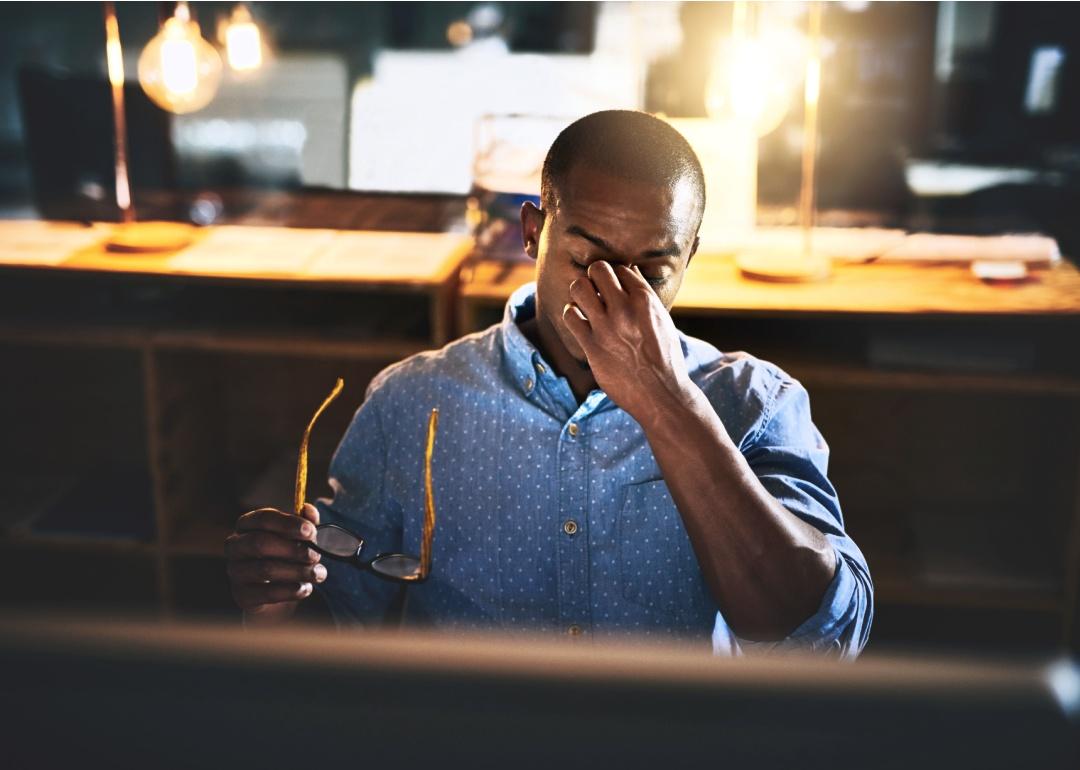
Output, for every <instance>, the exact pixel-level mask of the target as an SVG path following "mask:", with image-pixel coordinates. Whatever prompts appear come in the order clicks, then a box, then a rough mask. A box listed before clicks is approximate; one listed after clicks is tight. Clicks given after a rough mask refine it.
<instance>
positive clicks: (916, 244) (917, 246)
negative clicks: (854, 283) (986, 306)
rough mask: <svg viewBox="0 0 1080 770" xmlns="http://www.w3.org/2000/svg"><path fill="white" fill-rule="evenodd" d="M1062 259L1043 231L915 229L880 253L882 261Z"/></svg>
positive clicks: (1038, 261)
mask: <svg viewBox="0 0 1080 770" xmlns="http://www.w3.org/2000/svg"><path fill="white" fill-rule="evenodd" d="M1060 259H1061V252H1060V251H1059V250H1058V245H1057V241H1055V240H1054V239H1053V238H1047V237H1046V236H1044V235H997V236H978V235H937V234H935V233H912V234H910V235H908V236H907V237H906V238H904V240H903V242H902V243H900V244H898V245H897V246H896V247H895V248H892V249H889V250H888V251H887V252H885V254H883V255H882V256H881V259H880V260H879V261H881V262H964V263H966V262H975V261H993V262H998V261H1004V262H1023V263H1025V264H1028V265H1052V264H1054V263H1056V262H1058V261H1059V260H1060Z"/></svg>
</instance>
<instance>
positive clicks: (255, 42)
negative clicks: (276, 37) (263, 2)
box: [225, 5, 263, 72]
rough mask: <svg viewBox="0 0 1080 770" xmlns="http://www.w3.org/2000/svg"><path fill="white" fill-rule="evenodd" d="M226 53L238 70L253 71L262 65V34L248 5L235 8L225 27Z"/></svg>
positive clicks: (234, 68)
mask: <svg viewBox="0 0 1080 770" xmlns="http://www.w3.org/2000/svg"><path fill="white" fill-rule="evenodd" d="M225 54H226V57H227V58H228V60H229V67H230V68H231V69H233V70H234V71H236V72H251V71H252V70H257V69H258V68H259V67H261V66H262V63H263V52H262V34H261V33H260V32H259V27H258V26H257V25H256V24H255V22H254V21H252V19H251V13H250V12H249V11H248V9H247V6H244V5H238V6H236V8H235V9H233V12H232V16H231V17H230V18H229V23H228V25H227V26H226V28H225Z"/></svg>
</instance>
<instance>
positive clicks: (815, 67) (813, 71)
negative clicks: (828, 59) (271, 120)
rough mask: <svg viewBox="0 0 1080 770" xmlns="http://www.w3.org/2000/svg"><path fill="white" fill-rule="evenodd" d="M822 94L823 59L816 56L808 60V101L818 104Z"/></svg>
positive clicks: (808, 102)
mask: <svg viewBox="0 0 1080 770" xmlns="http://www.w3.org/2000/svg"><path fill="white" fill-rule="evenodd" d="M820 95H821V59H819V58H817V57H814V58H813V59H810V60H809V61H807V62H806V103H807V104H817V103H818V97H819V96H820Z"/></svg>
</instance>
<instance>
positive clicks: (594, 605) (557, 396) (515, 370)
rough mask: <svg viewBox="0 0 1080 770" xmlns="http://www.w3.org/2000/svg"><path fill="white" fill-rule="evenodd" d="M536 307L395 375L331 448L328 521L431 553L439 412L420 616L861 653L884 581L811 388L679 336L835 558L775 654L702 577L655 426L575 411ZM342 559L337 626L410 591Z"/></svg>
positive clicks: (370, 539)
mask: <svg viewBox="0 0 1080 770" xmlns="http://www.w3.org/2000/svg"><path fill="white" fill-rule="evenodd" d="M534 314H535V286H534V285H532V284H529V285H526V286H523V287H522V288H521V289H519V290H518V291H517V292H515V294H514V296H513V297H511V299H510V301H509V302H508V303H507V307H506V313H505V316H504V318H503V321H502V322H501V323H500V324H497V325H495V326H492V327H491V328H489V329H487V330H485V331H482V332H478V333H475V334H471V335H468V336H466V337H464V338H462V339H460V340H457V341H455V342H453V343H451V344H449V345H447V346H446V347H444V348H443V349H442V350H439V351H432V352H426V353H420V354H418V355H415V356H412V357H410V358H408V359H406V360H404V361H401V362H400V363H397V364H394V365H393V366H390V367H389V368H387V369H385V370H384V371H382V372H381V373H380V374H379V375H378V376H377V377H376V378H375V379H374V380H373V381H372V382H371V384H370V386H369V387H368V391H367V398H366V400H365V402H364V404H363V406H361V408H360V409H359V410H358V411H357V413H356V416H355V417H354V419H353V421H352V424H351V426H350V427H349V429H348V431H347V432H346V434H345V436H344V438H343V439H342V441H341V444H340V446H339V447H338V449H337V452H336V453H335V455H334V458H333V461H332V463H331V466H330V477H331V478H330V485H331V489H332V490H333V493H334V494H333V499H332V500H320V501H319V502H318V506H319V508H320V513H321V516H322V520H323V521H324V522H335V523H339V524H341V525H343V526H345V527H347V528H349V529H351V530H353V531H354V532H356V533H357V534H360V535H361V536H362V537H364V538H365V539H366V544H365V546H364V551H365V553H366V554H367V555H369V556H373V555H375V554H376V553H382V552H394V551H403V552H405V553H411V554H419V553H420V536H421V526H422V522H423V512H424V499H423V448H424V438H425V435H426V431H427V418H428V413H429V412H430V410H431V408H432V407H438V408H439V430H438V438H437V440H436V444H435V452H434V457H433V461H432V466H433V477H434V497H435V505H436V510H437V517H438V518H437V526H436V529H435V538H434V546H433V561H432V573H431V576H430V578H429V579H428V580H427V582H425V583H423V584H419V585H413V586H410V587H409V589H408V593H409V596H408V601H407V603H406V606H405V610H404V620H405V622H407V623H420V624H425V625H432V626H436V627H440V628H444V629H451V628H464V629H480V628H484V629H490V628H495V629H499V630H503V631H511V632H513V631H529V632H539V633H544V632H551V633H565V632H567V631H570V632H571V633H574V634H580V635H583V636H587V637H593V638H602V637H610V636H616V635H634V636H641V637H667V638H671V637H678V638H681V639H685V638H691V639H692V638H697V639H699V640H700V641H701V642H702V643H703V644H711V645H712V648H713V650H714V651H715V652H716V653H718V654H728V655H735V654H739V653H740V652H744V651H748V650H756V649H759V648H761V647H763V646H764V647H768V648H773V647H777V646H779V647H781V648H794V649H806V650H820V651H828V652H834V653H837V652H838V653H839V654H840V655H842V656H845V657H854V656H855V655H857V654H858V653H859V651H860V650H861V649H862V647H863V645H865V644H866V639H867V635H868V633H869V629H870V621H871V618H872V615H873V586H872V584H871V581H870V574H869V571H868V570H867V566H866V561H865V559H864V558H863V555H862V553H861V552H860V551H859V549H858V547H857V546H856V545H855V543H854V542H853V541H852V540H851V538H849V537H848V536H847V535H846V534H845V533H844V528H843V519H842V518H841V514H840V506H839V503H838V501H837V497H836V492H835V491H834V489H833V487H832V484H830V483H829V480H828V478H827V477H826V465H827V460H828V447H827V446H826V444H825V442H824V440H823V439H822V437H821V434H820V433H819V432H818V431H817V429H816V428H815V427H814V425H813V423H812V422H811V420H810V405H809V400H808V397H807V393H806V391H805V390H804V389H803V387H802V386H801V385H799V384H798V383H797V382H796V381H795V380H793V379H791V378H790V377H789V376H788V375H786V374H785V373H784V372H783V371H781V370H780V369H779V368H777V367H776V366H773V365H772V364H769V363H767V362H765V361H761V360H759V359H756V358H754V357H752V356H749V355H746V354H744V353H733V354H723V353H720V352H719V351H717V350H716V349H715V348H714V347H712V346H711V345H708V344H706V343H704V342H702V341H700V340H697V339H694V338H692V337H687V336H685V335H682V336H681V341H682V347H683V352H684V354H685V357H686V362H687V366H688V369H689V372H690V375H691V378H692V379H693V381H694V382H695V383H696V384H697V385H698V387H700V388H701V389H702V391H703V392H704V393H705V394H706V396H707V397H708V399H709V401H710V403H711V404H712V405H713V408H714V409H716V412H717V414H718V415H719V416H720V418H721V420H722V421H723V424H724V426H725V427H726V428H727V430H728V433H729V435H730V436H731V438H732V440H733V441H734V442H735V443H736V444H737V445H738V446H739V448H740V450H741V451H742V452H743V454H744V455H745V457H746V459H747V461H748V462H749V464H750V466H751V468H753V470H754V472H755V473H756V474H757V476H758V478H759V479H760V480H761V483H762V484H763V485H764V486H765V488H766V489H767V490H768V491H769V492H770V493H771V494H772V495H773V496H775V497H776V498H777V499H778V500H780V502H782V503H783V504H784V505H785V506H786V507H787V508H788V510H790V511H791V512H792V513H793V514H795V515H796V516H798V517H799V518H801V519H803V520H804V521H807V522H809V523H810V524H812V525H813V526H814V527H816V528H818V529H819V530H820V531H821V532H823V533H824V534H825V536H826V537H827V538H828V540H829V542H830V543H832V545H833V547H834V549H835V552H836V560H837V569H836V574H835V577H834V578H833V580H832V583H831V585H830V586H829V588H828V590H827V591H826V593H825V596H824V597H823V598H822V601H821V605H820V607H819V608H818V610H817V612H816V613H815V614H814V615H813V616H812V617H809V618H807V619H806V621H805V622H804V623H802V624H801V625H800V626H799V627H798V628H797V629H795V631H794V632H793V633H792V634H791V636H790V637H789V638H788V639H786V640H785V641H784V642H781V643H779V645H776V644H769V645H762V644H755V643H748V642H746V641H744V640H740V639H738V638H737V637H736V636H735V635H734V633H733V632H732V631H731V630H730V628H729V627H728V625H727V623H726V622H725V620H724V615H723V612H722V610H721V609H720V608H719V607H718V606H717V605H716V603H715V602H714V600H713V598H712V597H711V596H710V593H709V591H708V589H707V588H706V585H705V582H704V579H703V577H702V575H701V571H700V569H699V567H698V564H697V561H696V558H695V556H694V552H693V549H692V547H691V544H690V540H689V537H688V536H687V534H686V531H685V529H684V528H683V524H682V520H681V518H680V516H679V512H678V510H677V509H676V507H675V504H674V502H673V500H672V498H671V494H670V492H669V491H668V489H667V486H666V485H665V483H664V480H663V477H662V474H661V472H660V469H659V467H658V466H657V463H656V460H655V458H654V457H653V454H652V450H651V449H650V447H649V444H648V442H647V441H646V438H645V434H644V432H643V431H642V430H641V428H640V426H639V425H638V424H637V422H635V420H634V419H633V418H632V417H631V416H630V415H629V414H627V413H626V412H624V411H623V410H622V409H620V408H619V407H618V406H616V405H615V404H614V402H612V401H611V400H610V399H609V398H608V397H607V396H606V395H605V394H604V393H603V391H600V390H594V391H593V392H592V393H590V394H589V395H588V396H587V397H586V399H585V400H584V402H582V403H581V404H579V403H578V402H577V399H576V398H575V397H574V395H573V393H572V392H571V390H570V386H569V384H568V383H567V381H566V380H565V378H562V377H559V376H557V375H556V374H555V373H554V372H553V371H552V369H551V366H550V365H549V363H548V362H547V361H545V360H544V358H543V356H541V354H540V353H539V352H538V351H537V350H536V348H535V347H534V346H533V345H532V344H531V343H530V342H529V341H528V340H527V339H526V338H525V336H524V335H523V334H522V332H521V331H520V329H519V328H518V325H517V324H518V322H520V321H523V320H525V319H527V318H529V317H531V316H532V315H534ZM327 562H329V560H324V563H326V566H327V570H328V577H327V579H326V581H325V583H323V584H322V585H321V586H320V587H319V590H320V591H321V592H322V593H323V595H324V596H325V597H326V599H327V601H328V604H329V605H330V608H331V610H332V612H333V613H334V616H335V619H336V620H337V621H338V623H339V624H346V625H347V624H352V623H361V624H366V623H375V622H378V621H379V620H381V619H382V618H383V617H384V615H385V614H386V611H387V608H388V607H389V606H390V605H391V604H392V603H393V601H394V598H395V595H396V593H397V591H398V590H399V589H398V587H397V586H396V585H394V584H391V583H387V582H385V581H383V580H381V579H380V578H378V577H376V576H374V575H372V574H371V573H367V572H364V571H362V570H359V569H356V568H355V567H353V566H352V565H350V564H344V563H340V562H329V563H327Z"/></svg>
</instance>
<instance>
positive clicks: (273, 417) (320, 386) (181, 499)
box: [0, 224, 467, 617]
mask: <svg viewBox="0 0 1080 770" xmlns="http://www.w3.org/2000/svg"><path fill="white" fill-rule="evenodd" d="M295 232H296V231H293V233H294V235H293V237H296V236H295ZM300 237H302V235H301V236H300ZM463 246H464V247H463V248H461V249H459V250H457V251H456V252H454V253H448V254H447V255H446V256H445V258H442V259H437V258H436V259H433V258H432V255H430V254H429V255H420V256H421V257H422V258H418V259H417V260H416V261H415V262H414V263H412V264H410V262H409V260H407V259H403V260H402V264H401V265H395V266H394V270H395V273H394V274H390V273H388V271H387V270H386V269H381V270H380V271H379V273H378V274H377V275H371V276H367V275H365V274H363V273H362V272H358V273H357V274H356V275H354V276H353V277H352V278H351V279H349V280H345V279H343V278H341V277H340V276H339V277H335V278H333V279H327V280H321V279H318V278H317V277H312V276H308V275H266V276H259V275H255V276H237V275H224V274H214V273H212V272H211V273H208V274H206V275H192V274H190V273H187V274H183V275H178V274H174V273H173V272H172V271H171V270H170V267H169V265H170V258H171V256H172V255H157V256H154V257H147V256H140V257H136V258H130V257H125V256H123V255H116V254H110V253H108V252H106V251H104V250H103V249H101V248H95V249H90V250H82V251H80V252H78V253H76V254H74V255H72V257H71V258H70V259H67V260H65V261H64V262H62V263H61V264H57V265H50V266H40V267H34V266H28V265H23V266H12V265H4V266H2V267H0V356H2V358H3V360H4V362H5V365H6V366H5V369H6V376H5V377H3V378H0V417H2V419H3V424H4V425H5V439H4V441H2V442H0V488H2V489H5V490H6V491H7V494H6V495H5V498H6V500H5V502H4V503H3V505H2V506H0V557H2V558H0V564H2V565H3V566H2V567H0V579H2V580H3V585H4V588H2V589H0V606H30V607H49V608H57V607H63V608H68V609H76V610H79V611H83V612H87V611H97V610H107V611H120V612H124V613H135V614H145V615H154V616H196V617H202V616H217V615H228V616H236V615H237V613H238V611H237V610H236V609H235V608H234V606H233V605H232V601H231V597H230V595H229V589H228V582H227V579H226V576H225V571H224V560H223V557H224V547H223V546H224V539H225V537H226V536H227V535H228V533H229V532H230V531H231V530H232V528H233V526H234V524H235V521H236V518H237V517H238V516H239V515H240V514H241V513H243V512H244V511H246V510H250V509H251V508H254V507H258V506H261V505H275V506H279V507H282V508H284V509H287V508H288V507H289V506H290V505H291V490H292V484H293V474H294V473H295V463H296V452H297V450H298V447H299V441H300V436H301V434H302V432H303V429H304V427H305V425H306V424H307V421H308V419H309V418H310V416H311V412H312V411H313V410H314V408H315V407H316V406H317V405H318V404H319V403H320V402H321V401H322V399H323V398H324V397H325V394H326V392H327V391H328V390H329V388H330V387H331V386H332V385H333V383H334V380H335V378H337V377H342V378H344V380H345V383H346V389H345V392H344V393H343V394H342V396H341V398H339V399H338V401H337V402H336V403H335V404H334V405H333V406H332V408H331V409H329V410H328V411H327V413H326V414H325V415H324V417H323V418H322V419H321V420H320V424H319V428H318V430H317V431H316V433H315V435H314V436H313V437H312V445H311V462H310V472H311V486H310V490H309V495H310V496H311V497H312V498H314V497H317V496H320V495H324V494H327V493H328V492H329V490H328V489H327V488H326V487H325V481H326V478H327V468H328V465H329V460H330V456H331V454H332V452H333V450H334V448H335V446H336V444H337V442H338V441H339V440H340V438H341V436H342V435H343V433H344V432H345V429H346V427H347V426H348V424H349V422H350V420H351V418H352V415H353V413H354V412H355V410H356V409H357V408H358V407H359V405H360V403H361V401H362V399H363V396H364V392H365V389H366V386H367V384H368V382H370V380H371V378H372V377H373V376H374V375H375V374H376V373H377V372H378V371H380V370H381V369H382V368H384V367H385V366H387V365H389V364H390V363H393V362H395V361H398V360H400V359H402V358H404V357H406V356H408V355H411V354H413V353H416V352H419V351H421V350H425V349H430V348H433V347H438V346H439V345H441V344H442V343H444V342H445V341H447V339H449V338H450V336H452V333H453V330H452V328H451V324H452V320H453V313H452V310H453V302H454V298H455V286H456V279H457V272H458V264H459V262H460V260H461V259H462V258H463V257H464V256H465V254H466V252H467V244H466V243H463ZM3 248H4V247H3V225H2V224H0V251H2V250H3ZM0 256H2V255H0ZM0 262H3V259H0ZM109 474H111V475H109ZM110 479H116V483H115V484H111V483H109V480H110ZM84 483H92V484H96V485H97V486H98V487H101V488H100V489H94V490H93V492H92V493H88V494H80V489H79V485H80V484H84ZM121 504H122V505H121Z"/></svg>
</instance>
